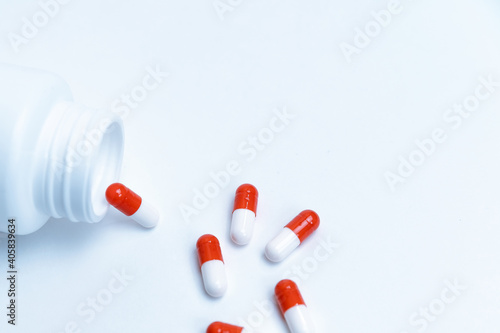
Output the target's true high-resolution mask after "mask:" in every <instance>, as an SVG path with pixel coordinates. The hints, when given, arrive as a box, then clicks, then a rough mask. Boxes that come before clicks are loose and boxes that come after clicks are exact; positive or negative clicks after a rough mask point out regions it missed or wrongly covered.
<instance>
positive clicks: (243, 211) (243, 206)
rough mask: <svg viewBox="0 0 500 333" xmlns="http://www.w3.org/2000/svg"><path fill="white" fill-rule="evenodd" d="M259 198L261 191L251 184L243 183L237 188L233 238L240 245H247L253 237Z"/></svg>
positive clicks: (232, 225)
mask: <svg viewBox="0 0 500 333" xmlns="http://www.w3.org/2000/svg"><path fill="white" fill-rule="evenodd" d="M258 198H259V192H258V191H257V189H256V188H255V186H253V185H251V184H243V185H241V186H240V187H238V189H237V190H236V196H235V198H234V208H233V217H232V221H231V239H232V240H233V242H235V243H236V244H238V245H246V244H248V243H249V242H250V239H252V235H253V228H254V224H255V218H256V216H257V201H258Z"/></svg>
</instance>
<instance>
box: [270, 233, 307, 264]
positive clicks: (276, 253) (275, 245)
mask: <svg viewBox="0 0 500 333" xmlns="http://www.w3.org/2000/svg"><path fill="white" fill-rule="evenodd" d="M299 245H300V239H299V237H298V236H297V235H296V234H295V233H294V232H293V231H292V230H290V229H289V228H287V227H284V228H283V230H281V232H280V233H279V234H278V236H276V237H274V239H272V240H271V241H270V242H269V243H267V245H266V257H267V259H269V260H271V261H274V262H278V261H282V260H283V259H285V258H286V257H288V256H289V255H290V253H292V252H293V250H295V249H296V248H297V247H298V246H299Z"/></svg>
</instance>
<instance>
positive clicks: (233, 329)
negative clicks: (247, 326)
mask: <svg viewBox="0 0 500 333" xmlns="http://www.w3.org/2000/svg"><path fill="white" fill-rule="evenodd" d="M241 332H243V327H240V326H234V325H229V324H225V323H221V322H220V321H216V322H214V323H212V324H210V326H208V328H207V333H241Z"/></svg>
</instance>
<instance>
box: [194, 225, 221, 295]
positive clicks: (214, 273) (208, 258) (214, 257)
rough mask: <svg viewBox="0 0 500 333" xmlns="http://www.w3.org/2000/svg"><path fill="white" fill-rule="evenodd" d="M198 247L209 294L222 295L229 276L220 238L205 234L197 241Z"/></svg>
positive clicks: (204, 281)
mask: <svg viewBox="0 0 500 333" xmlns="http://www.w3.org/2000/svg"><path fill="white" fill-rule="evenodd" d="M196 249H197V250H198V259H199V262H200V268H201V276H202V278H203V284H204V286H205V290H206V292H207V294H209V295H210V296H212V297H222V296H223V295H224V294H225V293H226V290H227V277H226V268H225V267H224V260H223V259H222V251H221V248H220V244H219V240H218V239H217V237H215V236H213V235H208V234H207V235H203V236H201V237H200V238H199V239H198V242H196Z"/></svg>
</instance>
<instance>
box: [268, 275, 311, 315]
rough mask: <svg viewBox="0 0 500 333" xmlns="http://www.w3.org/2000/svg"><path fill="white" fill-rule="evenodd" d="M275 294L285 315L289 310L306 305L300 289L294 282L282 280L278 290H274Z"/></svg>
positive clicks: (277, 286) (277, 287)
mask: <svg viewBox="0 0 500 333" xmlns="http://www.w3.org/2000/svg"><path fill="white" fill-rule="evenodd" d="M274 293H275V295H276V300H277V301H278V305H279V307H280V310H281V313H282V314H283V315H284V314H285V312H287V311H288V309H290V308H293V307H294V306H296V305H306V303H305V302H304V299H303V298H302V295H301V294H300V291H299V288H298V287H297V285H296V284H295V282H293V281H292V280H281V281H280V282H278V284H277V285H276V288H274Z"/></svg>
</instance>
